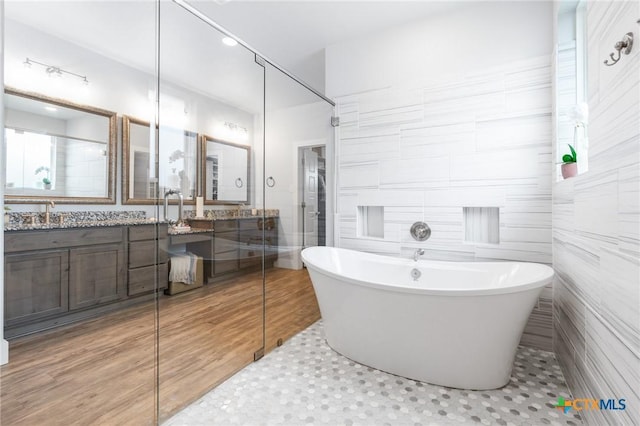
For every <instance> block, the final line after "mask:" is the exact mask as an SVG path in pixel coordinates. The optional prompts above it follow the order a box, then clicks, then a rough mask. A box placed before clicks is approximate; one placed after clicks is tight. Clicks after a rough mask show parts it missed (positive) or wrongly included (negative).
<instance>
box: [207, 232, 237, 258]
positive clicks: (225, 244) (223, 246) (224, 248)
mask: <svg viewBox="0 0 640 426" xmlns="http://www.w3.org/2000/svg"><path fill="white" fill-rule="evenodd" d="M238 245H239V243H238V233H237V232H223V233H221V234H219V233H216V235H215V237H214V238H213V252H214V253H215V254H218V253H223V252H228V251H231V250H234V249H237V248H238Z"/></svg>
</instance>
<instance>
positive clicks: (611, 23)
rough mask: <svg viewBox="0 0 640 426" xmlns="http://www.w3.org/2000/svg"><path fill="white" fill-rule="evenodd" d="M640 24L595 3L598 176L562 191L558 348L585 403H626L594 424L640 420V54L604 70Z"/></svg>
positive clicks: (629, 13) (619, 4)
mask: <svg viewBox="0 0 640 426" xmlns="http://www.w3.org/2000/svg"><path fill="white" fill-rule="evenodd" d="M638 18H640V3H638V2H637V1H626V2H623V1H594V2H591V1H590V2H588V3H587V45H588V46H587V47H588V49H587V52H588V58H587V71H588V73H587V74H588V82H587V83H588V95H589V96H588V103H589V116H590V118H589V125H588V134H589V145H590V146H589V170H588V171H587V172H586V173H583V174H580V175H579V176H576V177H574V178H571V179H567V180H561V181H559V182H557V183H555V184H554V185H553V267H554V269H555V270H556V274H557V275H556V277H557V281H556V282H555V283H554V295H553V306H554V352H555V353H556V356H557V358H558V361H559V362H560V365H561V367H562V370H563V373H564V376H565V378H566V380H567V384H568V385H569V388H570V390H571V392H572V394H573V395H574V396H575V397H576V398H582V397H584V398H591V397H593V398H603V399H605V400H606V399H609V398H612V399H616V400H617V399H619V398H624V399H626V406H627V408H626V410H624V411H611V410H607V411H605V410H588V411H587V410H585V411H582V412H581V413H580V415H581V416H582V418H583V419H584V420H585V421H586V422H587V424H591V425H605V424H609V425H632V424H634V425H637V424H640V410H638V407H639V404H640V78H639V76H640V49H637V48H636V46H634V49H633V51H632V52H631V54H630V55H628V56H625V55H623V57H622V59H621V60H620V62H619V63H618V64H616V65H615V66H612V67H608V66H606V65H604V64H603V61H604V60H605V59H607V58H608V57H609V53H610V52H612V51H613V46H614V44H615V43H616V42H617V41H619V40H620V39H621V37H622V36H623V35H624V34H625V33H627V32H629V31H632V32H634V34H635V35H636V37H637V36H638V35H640V26H639V25H638V24H637V22H636V20H637V19H638ZM559 107H560V105H558V109H559Z"/></svg>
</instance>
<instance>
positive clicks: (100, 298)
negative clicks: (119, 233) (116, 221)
mask: <svg viewBox="0 0 640 426" xmlns="http://www.w3.org/2000/svg"><path fill="white" fill-rule="evenodd" d="M69 266H70V270H69V309H79V308H85V307H89V306H93V305H97V304H100V303H107V302H112V301H115V300H118V299H120V298H123V297H126V294H127V289H126V286H125V280H124V274H125V262H124V249H123V245H122V244H104V245H99V246H93V247H87V248H80V249H73V250H71V251H70V259H69Z"/></svg>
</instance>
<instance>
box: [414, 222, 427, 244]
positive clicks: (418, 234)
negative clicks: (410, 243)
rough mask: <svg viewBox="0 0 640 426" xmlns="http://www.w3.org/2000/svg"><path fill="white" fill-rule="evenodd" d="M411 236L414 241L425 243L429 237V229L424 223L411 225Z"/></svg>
mask: <svg viewBox="0 0 640 426" xmlns="http://www.w3.org/2000/svg"><path fill="white" fill-rule="evenodd" d="M410 232H411V236H412V237H413V239H414V240H416V241H426V240H428V239H429V237H430V236H431V228H429V225H427V224H426V223H424V222H416V223H414V224H413V225H411V230H410Z"/></svg>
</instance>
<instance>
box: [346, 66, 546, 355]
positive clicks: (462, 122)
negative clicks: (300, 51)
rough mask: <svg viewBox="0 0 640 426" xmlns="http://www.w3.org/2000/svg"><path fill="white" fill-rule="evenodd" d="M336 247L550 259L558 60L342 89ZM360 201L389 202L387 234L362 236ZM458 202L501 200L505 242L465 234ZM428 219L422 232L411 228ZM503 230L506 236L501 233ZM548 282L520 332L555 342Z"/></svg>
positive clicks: (532, 341) (532, 339)
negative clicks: (427, 234)
mask: <svg viewBox="0 0 640 426" xmlns="http://www.w3.org/2000/svg"><path fill="white" fill-rule="evenodd" d="M336 100H337V103H338V113H339V115H340V119H341V125H340V127H339V128H338V137H337V145H338V212H339V217H338V233H339V236H338V238H337V244H338V245H339V246H341V247H347V248H353V249H358V250H365V251H371V252H378V253H384V254H389V255H395V256H405V257H408V256H410V255H411V254H412V252H413V250H414V249H415V248H417V247H423V248H425V249H427V253H426V255H425V257H427V258H431V259H446V260H482V259H501V260H524V261H533V262H543V263H551V176H552V172H551V170H552V157H551V154H552V147H551V67H550V59H549V58H548V57H540V58H531V59H529V60H524V61H518V62H515V63H510V64H505V65H502V66H500V67H496V68H492V69H487V70H481V71H474V72H473V74H471V73H470V74H469V75H468V76H467V77H466V78H462V79H455V80H451V81H448V82H442V83H439V84H435V85H434V84H425V85H424V86H422V87H416V88H414V89H406V88H402V89H400V88H394V87H390V88H386V89H381V90H373V91H368V92H365V93H358V94H349V95H346V96H342V97H339V98H337V99H336ZM358 205H377V206H384V235H385V238H384V239H378V240H372V239H370V238H359V237H358V236H357V234H356V220H355V218H356V208H357V206H358ZM463 207H499V208H500V235H501V241H500V243H499V244H474V243H466V242H464V226H463V222H464V219H463V214H462V211H463ZM419 220H423V221H425V222H427V223H429V225H430V226H431V228H432V231H433V233H432V236H431V239H430V240H429V241H427V242H426V243H417V242H415V241H413V240H412V239H411V237H410V235H409V228H410V226H411V224H412V223H413V222H415V221H419ZM502 236H503V237H502ZM551 326H552V325H551V291H550V289H546V290H545V292H544V293H543V295H542V296H541V298H540V303H539V304H538V307H537V308H536V309H535V311H534V313H533V314H532V316H531V320H530V322H529V325H528V326H527V330H526V332H525V336H524V337H523V343H524V344H528V345H532V346H537V347H539V348H543V349H547V350H549V349H550V348H551Z"/></svg>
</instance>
